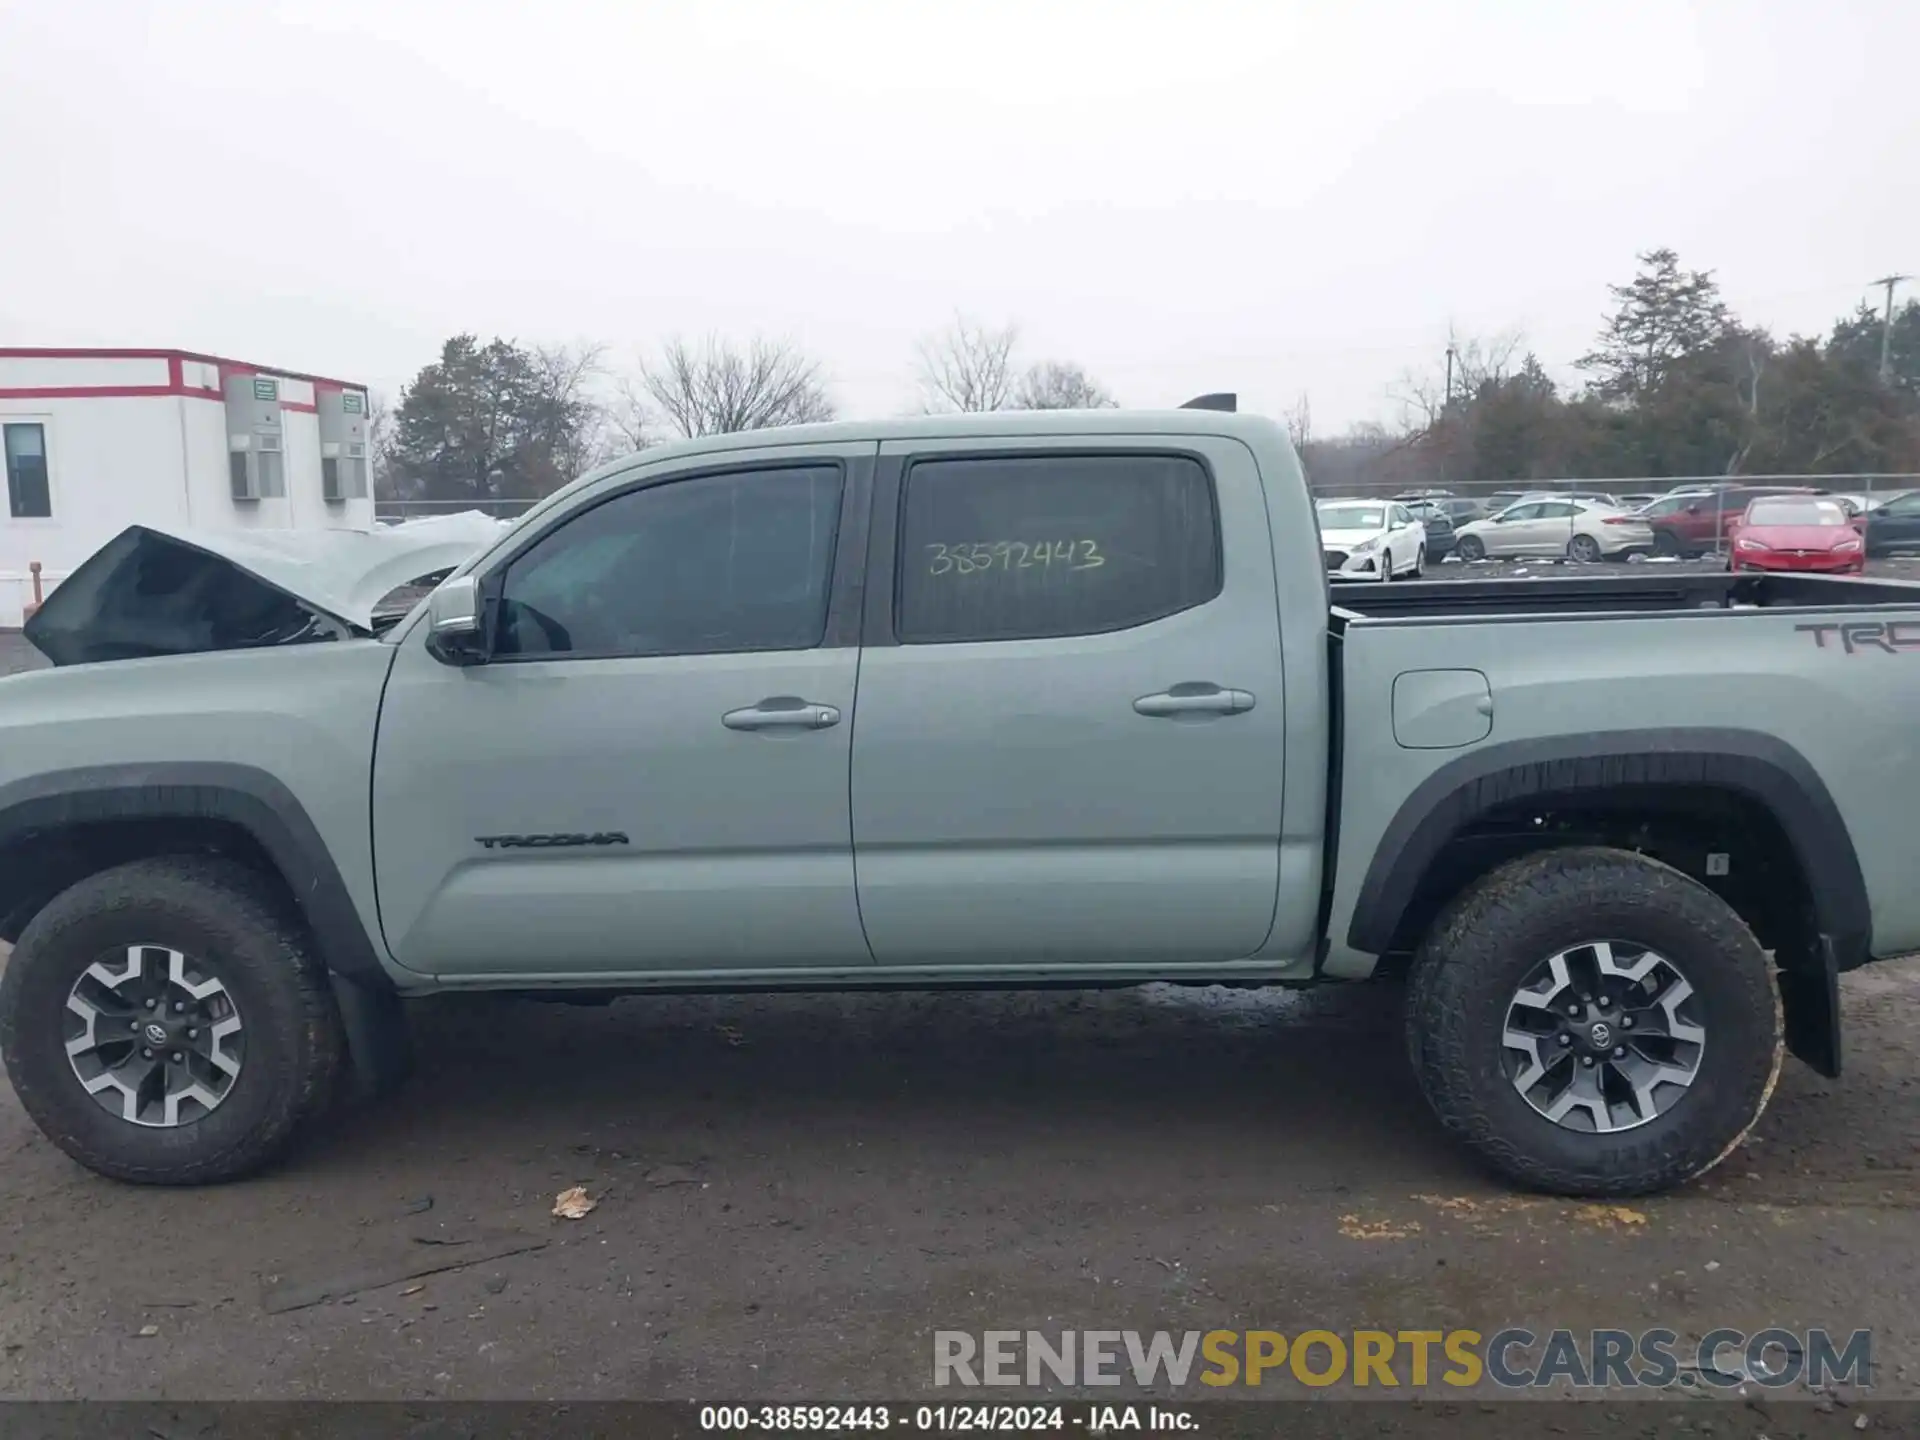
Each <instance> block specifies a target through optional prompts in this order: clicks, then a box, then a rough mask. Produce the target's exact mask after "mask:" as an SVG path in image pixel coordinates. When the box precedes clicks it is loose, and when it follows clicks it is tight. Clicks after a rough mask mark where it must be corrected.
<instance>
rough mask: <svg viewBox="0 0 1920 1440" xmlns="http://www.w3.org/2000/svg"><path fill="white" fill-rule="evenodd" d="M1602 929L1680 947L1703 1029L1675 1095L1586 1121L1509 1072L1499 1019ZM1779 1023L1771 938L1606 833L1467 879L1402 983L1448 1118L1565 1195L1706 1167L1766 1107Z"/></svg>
mask: <svg viewBox="0 0 1920 1440" xmlns="http://www.w3.org/2000/svg"><path fill="white" fill-rule="evenodd" d="M1597 940H1609V941H1614V942H1626V943H1628V944H1632V945H1642V946H1647V947H1650V948H1652V949H1656V950H1658V951H1660V952H1661V953H1662V954H1665V955H1667V956H1669V957H1671V958H1672V959H1673V960H1674V961H1675V962H1676V964H1677V965H1678V966H1679V968H1680V970H1681V973H1682V974H1684V975H1685V977H1686V978H1687V979H1688V981H1689V982H1690V983H1691V984H1692V986H1693V987H1694V995H1695V997H1696V999H1697V1003H1698V1006H1699V1014H1700V1016H1701V1020H1702V1023H1703V1024H1704V1026H1705V1028H1706V1031H1707V1043H1706V1045H1705V1047H1704V1050H1703V1052H1702V1055H1701V1059H1700V1066H1699V1074H1698V1076H1697V1078H1696V1079H1695V1081H1694V1082H1693V1085H1692V1087H1691V1088H1690V1089H1689V1091H1688V1092H1687V1093H1686V1094H1685V1095H1684V1096H1682V1097H1681V1098H1680V1099H1679V1100H1678V1102H1677V1103H1675V1104H1674V1105H1673V1106H1672V1107H1671V1108H1670V1109H1668V1110H1667V1111H1665V1112H1664V1113H1662V1114H1660V1115H1659V1116H1657V1117H1656V1118H1654V1119H1652V1120H1649V1121H1647V1122H1646V1123H1644V1124H1641V1125H1638V1126H1636V1127H1634V1128H1631V1129H1623V1130H1617V1131H1614V1132H1612V1133H1605V1134H1586V1133H1579V1132H1576V1131H1574V1130H1570V1129H1567V1128H1565V1127H1564V1126H1561V1125H1558V1124H1555V1123H1554V1122H1553V1121H1551V1120H1548V1119H1547V1118H1545V1117H1544V1116H1543V1115H1542V1114H1540V1113H1539V1112H1537V1111H1536V1110H1535V1109H1533V1108H1532V1106H1530V1105H1529V1104H1528V1102H1527V1100H1526V1099H1525V1098H1524V1097H1523V1096H1522V1095H1521V1094H1520V1093H1519V1092H1518V1091H1517V1090H1516V1089H1515V1088H1514V1085H1513V1083H1512V1081H1511V1080H1510V1079H1509V1078H1508V1076H1507V1074H1506V1072H1505V1070H1504V1069H1503V1068H1502V1044H1501V1034H1502V1029H1503V1027H1504V1025H1505V1024H1506V1014H1507V1007H1508V1004H1509V1001H1510V997H1511V996H1512V994H1513V992H1514V991H1515V990H1516V988H1517V987H1518V986H1519V985H1520V984H1521V982H1522V981H1523V980H1524V979H1525V977H1526V976H1527V974H1528V972H1529V971H1530V970H1531V969H1532V967H1534V966H1535V965H1537V964H1538V963H1539V962H1540V961H1542V960H1543V959H1545V958H1546V957H1548V956H1550V955H1553V954H1556V953H1559V952H1561V951H1564V950H1567V949H1568V948H1569V947H1573V946H1579V945H1582V944H1585V943H1589V942H1593V941H1597ZM1783 1033H1784V1032H1783V1027H1782V1023H1781V1011H1780V1001H1779V992H1778V990H1777V989H1776V987H1775V985H1774V982H1773V977H1772V974H1771V966H1770V964H1769V961H1768V957H1767V954H1766V952H1765V951H1764V950H1762V949H1761V948H1760V944H1759V942H1758V941H1757V940H1756V939H1755V938H1754V935H1753V932H1752V931H1751V930H1749V929H1748V928H1747V925H1746V923H1745V922H1744V921H1742V920H1741V918H1740V917H1739V915H1738V914H1736V913H1735V912H1734V910H1733V909H1732V908H1731V907H1730V906H1728V905H1727V904H1726V902H1725V901H1723V900H1721V899H1720V898H1719V897H1718V896H1717V895H1715V894H1714V893H1713V892H1712V891H1710V890H1708V889H1707V888H1706V887H1705V886H1704V885H1701V884H1700V883H1699V882H1697V881H1695V880H1693V879H1691V878H1690V877H1688V876H1687V875H1684V874H1682V873H1681V872H1680V871H1678V870H1675V869H1673V868H1672V867H1671V866H1668V865H1663V864H1661V863H1660V862H1659V861H1657V860H1652V859H1649V858H1647V857H1646V856H1643V855H1636V854H1633V853H1630V852H1627V851H1621V850H1609V849H1603V848H1599V847H1568V848H1564V849H1556V850H1547V851H1541V852H1538V853H1536V854H1532V855H1527V856H1523V857H1521V858H1520V859H1517V860H1513V861H1511V862H1509V863H1507V864H1505V865H1502V866H1500V867H1499V868H1498V869H1496V870H1494V871H1493V872H1491V873H1490V874H1488V875H1487V876H1485V877H1484V878H1483V879H1481V880H1480V881H1479V882H1477V883H1476V884H1474V885H1473V886H1471V887H1470V888H1469V889H1467V890H1466V891H1465V892H1464V893H1462V894H1461V895H1460V896H1458V897H1457V898H1456V899H1455V900H1454V901H1453V902H1452V903H1451V904H1450V905H1448V906H1447V907H1446V908H1445V910H1443V912H1442V913H1441V915H1440V916H1439V918H1438V919H1437V920H1436V922H1435V923H1434V925H1433V927H1432V929H1431V930H1430V931H1429V933H1428V934H1427V936H1426V938H1425V940H1424V941H1423V943H1422V944H1421V946H1420V949H1419V952H1418V954H1417V955H1416V956H1415V959H1414V963H1413V968H1412V972H1411V975H1410V977H1409V985H1408V989H1407V1041H1408V1048H1409V1050H1410V1053H1411V1055H1412V1059H1413V1067H1414V1072H1415V1074H1416V1076H1417V1077H1418V1079H1419V1083H1420V1086H1421V1089H1422V1090H1423V1091H1424V1092H1425V1094H1426V1097H1427V1101H1428V1103H1429V1104H1430V1105H1432V1107H1433V1110H1434V1112H1435V1114H1437V1115H1438V1116H1439V1118H1440V1122H1441V1124H1442V1125H1444V1126H1445V1127H1446V1129H1447V1131H1448V1132H1449V1133H1450V1134H1452V1135H1453V1136H1455V1137H1456V1138H1458V1139H1459V1140H1461V1141H1464V1142H1465V1143H1466V1145H1467V1146H1468V1147H1469V1148H1470V1149H1472V1150H1473V1151H1474V1152H1475V1153H1476V1154H1477V1155H1478V1156H1479V1157H1480V1158H1481V1159H1482V1160H1484V1161H1485V1162H1487V1163H1488V1164H1490V1165H1491V1166H1492V1167H1493V1168H1494V1169H1495V1170H1497V1171H1498V1172H1499V1173H1501V1174H1502V1175H1504V1176H1505V1177H1506V1178H1508V1179H1509V1180H1512V1181H1515V1182H1517V1183H1518V1184H1520V1185H1523V1186H1526V1187H1528V1188H1531V1189H1535V1190H1541V1191H1547V1192H1550V1193H1554V1194H1562V1195H1579V1196H1592V1197H1618V1196H1631V1195H1644V1194H1649V1193H1652V1192H1655V1191H1660V1190H1666V1189H1669V1188H1671V1187H1673V1186H1676V1185H1679V1184H1682V1183H1684V1182H1685V1181H1688V1180H1692V1179H1694V1178H1696V1177H1698V1176H1700V1175H1703V1174H1705V1173H1706V1172H1707V1171H1708V1170H1710V1169H1712V1168H1713V1166H1715V1165H1717V1164H1718V1163H1719V1162H1720V1161H1721V1160H1723V1159H1725V1158H1726V1157H1727V1156H1728V1155H1729V1154H1731V1153H1732V1152H1733V1150H1734V1149H1735V1148H1736V1147H1737V1146H1738V1145H1739V1144H1740V1142H1741V1140H1742V1139H1744V1138H1745V1136H1746V1135H1747V1133H1748V1131H1750V1130H1751V1129H1752V1128H1753V1126H1754V1124H1755V1122H1756V1121H1757V1120H1758V1119H1759V1118H1760V1114H1761V1112H1762V1111H1763V1110H1764V1109H1765V1108H1766V1104H1767V1101H1768V1099H1769V1098H1770V1097H1771V1096H1772V1094H1773V1087H1774V1083H1775V1081H1776V1080H1778V1078H1779V1075H1780V1063H1781V1058H1782V1056H1783V1054H1784V1053H1785V1052H1784V1044H1783Z"/></svg>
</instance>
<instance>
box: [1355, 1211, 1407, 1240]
mask: <svg viewBox="0 0 1920 1440" xmlns="http://www.w3.org/2000/svg"><path fill="white" fill-rule="evenodd" d="M1340 1233H1341V1234H1342V1235H1344V1236H1346V1237H1347V1239H1349V1240H1404V1239H1406V1238H1407V1237H1408V1236H1409V1235H1417V1234H1419V1233H1420V1222H1419V1221H1418V1220H1409V1221H1407V1222H1406V1223H1405V1224H1397V1223H1395V1222H1394V1221H1392V1220H1362V1219H1361V1218H1360V1217H1359V1216H1358V1215H1342V1216H1341V1217H1340Z"/></svg>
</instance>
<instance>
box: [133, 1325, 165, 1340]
mask: <svg viewBox="0 0 1920 1440" xmlns="http://www.w3.org/2000/svg"><path fill="white" fill-rule="evenodd" d="M133 1333H134V1334H136V1335H138V1336H139V1337H140V1338H141V1339H142V1340H151V1339H152V1338H153V1337H154V1336H156V1335H158V1334H159V1333H160V1327H159V1326H158V1325H142V1326H141V1327H140V1328H139V1329H138V1330H136V1331H134V1332H133Z"/></svg>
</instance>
